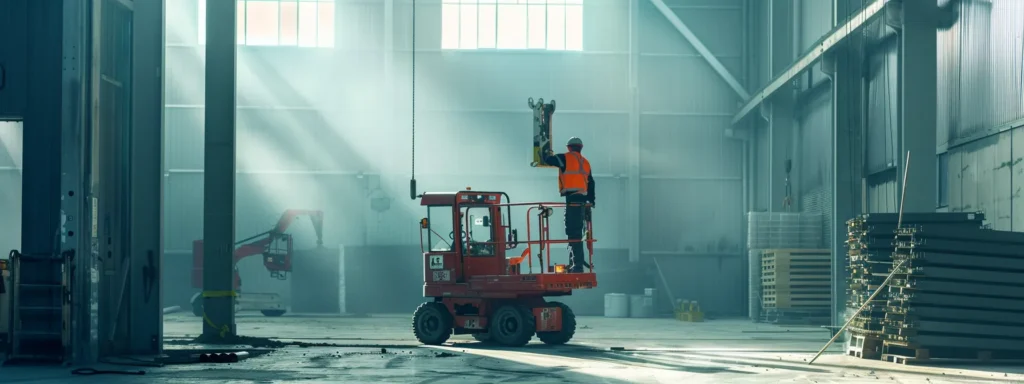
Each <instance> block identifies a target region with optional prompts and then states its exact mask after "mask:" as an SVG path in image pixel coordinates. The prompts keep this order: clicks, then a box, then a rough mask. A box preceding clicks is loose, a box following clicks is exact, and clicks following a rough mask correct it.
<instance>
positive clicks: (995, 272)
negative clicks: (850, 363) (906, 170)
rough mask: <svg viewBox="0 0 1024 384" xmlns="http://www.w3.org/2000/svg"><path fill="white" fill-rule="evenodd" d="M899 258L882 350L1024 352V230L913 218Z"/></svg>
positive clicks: (979, 354) (902, 353) (979, 355)
mask: <svg viewBox="0 0 1024 384" xmlns="http://www.w3.org/2000/svg"><path fill="white" fill-rule="evenodd" d="M893 262H894V263H895V264H894V267H898V268H896V269H895V270H894V277H893V281H892V283H891V284H890V287H889V297H888V306H887V308H886V315H885V321H884V323H883V332H884V340H883V351H884V353H885V354H887V355H889V357H888V358H887V357H886V356H885V355H883V358H886V359H887V360H895V359H898V358H900V357H902V358H904V359H906V358H916V359H927V358H967V359H985V358H992V359H1020V358H1022V357H1024V317H1022V316H1021V313H1024V233H1020V232H1007V231H993V230H986V229H964V228H950V227H942V226H933V225H914V226H908V227H906V228H901V229H899V230H898V231H897V236H896V251H895V253H894V254H893Z"/></svg>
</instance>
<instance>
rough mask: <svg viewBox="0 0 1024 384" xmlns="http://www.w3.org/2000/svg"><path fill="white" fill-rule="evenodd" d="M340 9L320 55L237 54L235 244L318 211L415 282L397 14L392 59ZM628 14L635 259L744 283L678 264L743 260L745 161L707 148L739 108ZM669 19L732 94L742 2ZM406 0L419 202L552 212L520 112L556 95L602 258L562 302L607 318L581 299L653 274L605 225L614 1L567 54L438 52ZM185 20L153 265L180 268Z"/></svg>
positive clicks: (170, 61)
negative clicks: (489, 192) (432, 193)
mask: <svg viewBox="0 0 1024 384" xmlns="http://www.w3.org/2000/svg"><path fill="white" fill-rule="evenodd" d="M336 3H337V5H338V7H337V11H336V16H337V18H338V21H337V23H336V25H337V26H338V28H337V29H336V33H335V43H336V44H335V48H334V49H301V48H284V47H257V46H244V45H243V46H240V49H239V71H238V76H239V90H238V95H239V111H238V142H239V149H238V153H239V158H238V167H239V170H240V174H239V175H238V179H237V181H238V186H237V191H238V197H237V203H236V204H237V206H236V210H237V212H238V215H239V216H238V219H237V223H238V228H237V232H236V233H237V237H239V238H241V237H244V236H248V235H249V234H254V233H258V232H261V231H264V230H266V229H269V227H270V226H271V225H273V223H274V222H275V221H276V219H277V217H278V216H279V215H280V213H281V212H282V211H283V210H284V209H287V208H314V209H322V210H324V211H325V213H326V219H325V233H324V236H325V242H326V243H329V244H344V245H346V246H350V247H366V248H365V249H366V250H367V251H366V253H367V255H369V256H368V257H369V258H370V260H372V262H374V263H383V259H381V257H385V256H383V255H387V257H392V256H391V255H392V254H393V253H394V252H397V251H398V250H406V251H408V252H412V253H411V254H410V255H408V257H412V259H410V263H412V265H410V266H409V268H412V267H415V263H416V260H417V259H416V254H417V253H418V250H417V249H418V247H415V249H413V248H412V247H410V246H411V245H413V244H418V242H419V234H418V231H417V227H416V219H417V218H418V217H421V216H422V215H423V214H424V213H423V212H422V210H421V209H420V208H419V207H418V206H417V205H415V203H414V202H411V201H409V200H408V198H407V197H406V196H407V194H408V192H407V191H408V179H409V167H410V162H411V158H410V153H409V147H410V141H409V135H410V121H411V117H412V116H411V113H410V112H411V104H412V100H411V88H412V81H411V73H412V68H413V66H412V60H411V59H412V55H411V49H412V44H411V38H412V30H411V25H412V8H411V6H410V5H411V2H409V1H404V0H396V1H394V14H393V23H394V29H393V30H392V31H391V33H392V34H393V42H392V45H393V51H391V53H390V55H389V54H388V51H387V49H386V46H387V39H386V36H387V35H388V32H387V31H386V28H385V26H386V21H387V19H388V18H387V17H386V15H385V2H384V1H358V0H353V1H342V0H338V1H337V2H336ZM639 3H640V4H639V13H638V15H637V19H636V20H634V22H635V23H636V25H637V26H638V28H639V31H638V32H639V36H640V38H639V40H640V45H639V51H640V58H639V68H638V70H639V84H638V88H639V92H640V111H641V116H640V127H639V129H640V140H641V141H640V145H641V171H640V172H641V175H640V176H641V196H640V198H641V205H640V206H641V213H640V214H641V228H640V229H641V233H642V235H641V241H642V242H641V251H642V256H643V257H645V258H646V257H651V256H653V255H657V256H658V257H659V258H661V259H673V258H674V259H677V260H676V261H673V263H675V266H673V268H676V269H677V270H678V271H680V272H676V271H668V273H669V276H667V278H668V279H669V280H674V279H678V278H681V277H682V276H689V277H687V279H688V281H690V282H691V283H688V284H695V285H696V286H715V285H728V284H730V283H729V281H733V280H734V281H735V284H742V282H743V281H744V278H743V274H742V269H741V267H740V266H742V265H743V263H739V262H737V263H725V264H719V263H710V264H709V263H705V262H703V261H701V260H702V259H700V258H694V259H691V258H689V257H690V256H693V255H694V254H698V253H708V252H709V251H713V252H712V253H714V254H716V255H718V254H725V256H723V257H727V258H735V259H736V260H740V255H741V254H742V252H741V250H740V247H741V244H742V241H743V235H742V231H743V221H742V217H743V215H742V213H743V209H742V189H741V185H742V180H741V176H742V168H741V162H740V159H741V157H742V156H741V152H740V150H741V147H740V145H739V144H737V143H736V142H733V141H727V140H725V139H724V137H723V135H722V132H723V130H724V129H725V128H727V127H728V126H729V116H730V114H731V112H732V111H733V109H734V108H735V105H736V103H737V102H738V101H739V100H738V98H737V97H736V95H735V93H733V92H732V91H731V90H730V89H729V88H728V87H727V86H726V85H725V82H724V81H722V80H721V78H720V77H718V76H717V75H716V74H715V73H714V71H712V69H711V67H710V66H709V65H708V64H707V62H706V61H704V59H703V58H701V57H700V55H698V54H697V53H696V51H695V50H694V49H693V48H692V47H691V46H690V45H689V44H688V43H686V41H685V40H684V39H683V38H682V36H681V35H680V34H679V33H678V32H677V31H675V30H674V28H673V27H672V26H671V25H670V24H669V23H668V22H667V21H666V20H665V18H664V17H663V16H662V15H661V14H660V13H658V12H657V10H656V9H655V8H654V7H653V6H652V5H651V4H650V3H649V2H648V1H640V2H639ZM666 3H667V4H669V5H670V6H671V7H672V8H673V10H674V11H675V12H676V13H677V15H678V16H679V17H680V18H681V19H682V20H683V21H684V22H686V23H687V24H688V25H689V27H690V28H691V29H692V30H693V31H694V33H695V34H697V35H698V36H699V37H700V38H701V39H702V40H703V42H704V44H705V45H706V46H707V47H708V48H709V49H710V50H711V51H712V52H713V53H714V54H715V55H716V57H718V59H719V60H720V61H722V62H723V63H724V64H725V66H726V67H728V68H729V69H730V71H732V72H733V73H734V74H735V75H737V76H738V77H740V78H741V81H745V79H744V76H743V75H744V71H743V69H744V47H745V42H744V32H743V31H744V15H745V9H744V2H743V1H741V0H733V1H715V2H708V1H697V0H670V1H666ZM417 4H418V6H417V9H416V62H415V68H416V76H417V77H416V83H415V85H416V108H417V110H416V131H417V147H416V148H417V149H416V151H417V152H416V153H417V156H416V171H417V172H416V178H417V179H418V180H419V189H420V190H454V189H461V188H464V187H466V186H472V187H473V188H474V189H499V190H504V191H507V192H509V193H510V195H511V196H512V198H513V199H514V200H517V201H537V200H541V201H544V200H557V199H558V196H557V191H556V187H555V186H556V184H555V174H554V173H553V172H550V171H543V170H536V169H532V168H529V166H528V162H529V147H528V145H529V144H528V142H529V140H530V132H529V129H530V122H529V121H530V112H529V110H528V109H527V107H526V102H525V101H526V99H527V98H528V97H535V98H536V97H544V98H545V99H551V98H554V99H556V100H557V101H558V112H556V114H555V119H554V127H555V128H554V129H555V141H557V142H560V141H564V140H565V139H566V138H568V137H569V136H573V135H576V136H580V137H582V138H583V140H584V141H585V142H586V144H587V146H586V148H587V149H586V152H585V153H586V154H587V155H588V157H589V158H590V160H591V162H592V164H593V168H594V172H595V174H596V176H597V183H598V206H599V208H598V210H597V213H596V217H595V228H596V229H595V232H596V236H597V237H598V239H599V240H600V242H599V243H598V246H599V247H600V249H601V251H602V252H601V253H600V254H599V255H600V257H604V258H605V259H601V260H597V261H596V263H597V265H598V267H599V268H604V269H603V270H602V271H603V272H602V274H601V281H600V285H601V288H599V289H598V290H595V291H594V293H593V294H591V295H589V296H588V297H587V298H584V297H582V296H581V297H572V298H570V299H569V300H582V301H583V302H585V303H586V304H581V305H584V306H585V309H581V311H583V312H587V311H590V312H592V313H599V312H600V310H599V308H601V307H602V306H603V303H601V302H600V300H598V299H597V298H596V297H599V296H600V295H601V294H598V293H599V292H604V291H603V290H604V289H606V288H605V287H609V288H607V289H613V288H614V289H620V290H621V291H623V292H625V291H629V292H627V293H640V292H642V290H643V288H645V287H651V286H654V285H660V283H659V282H658V281H657V280H655V279H654V278H653V275H652V274H651V273H650V271H647V270H643V272H642V273H640V274H639V275H637V274H636V273H639V272H635V271H639V270H641V269H642V267H640V266H636V265H631V264H629V263H628V252H625V251H624V250H623V249H624V248H626V246H627V245H628V238H627V237H625V236H626V235H625V234H626V233H629V231H626V230H624V229H625V228H621V226H620V223H623V222H625V221H626V219H627V218H628V215H629V212H628V211H627V209H628V208H627V207H628V204H626V203H625V202H626V200H627V198H628V196H627V186H628V180H629V177H631V175H630V174H629V168H628V153H629V147H628V146H627V145H626V143H628V142H629V129H630V120H629V117H630V109H631V105H630V92H631V90H630V88H629V75H630V74H629V70H630V66H629V59H630V55H629V52H630V45H629V44H630V41H629V26H630V22H631V20H630V17H629V15H630V13H629V2H628V1H622V0H586V1H585V8H584V50H583V51H582V52H544V51H540V52H538V51H484V50H481V51H447V50H445V51H442V50H441V49H439V48H440V31H441V25H440V20H441V16H440V13H441V12H440V10H441V7H440V2H439V1H418V2H417ZM196 10H197V3H196V0H173V1H170V0H169V1H168V22H167V25H168V34H167V43H168V47H167V77H168V82H167V84H168V88H167V97H166V100H167V104H168V106H167V110H166V121H167V123H166V124H167V129H166V132H167V137H166V143H167V151H166V152H167V158H166V166H167V168H168V169H167V172H166V173H165V176H166V178H167V179H166V195H165V196H166V202H165V204H166V205H165V206H166V217H167V221H166V223H165V224H166V225H165V231H166V232H165V236H166V240H165V244H166V246H167V249H168V254H167V255H168V256H167V260H166V262H165V266H166V265H172V264H173V265H178V264H179V263H180V264H183V265H190V264H191V259H190V258H188V257H187V256H188V252H187V250H188V247H189V244H190V242H191V241H192V240H194V239H196V238H199V237H200V236H201V234H202V215H201V214H200V213H201V209H202V173H201V169H202V165H203V162H202V132H203V129H202V124H203V121H202V103H203V92H202V89H203V88H202V85H203V82H204V80H203V70H202V68H203V56H204V55H203V47H202V46H198V45H197V43H196V42H197V33H196V32H195V31H196V29H197V27H196V17H197V16H196V15H197V11H196ZM389 56H390V58H391V66H390V67H388V66H387V65H386V63H388V57H389ZM386 84H394V89H393V90H390V89H388V87H387V86H386ZM633 176H634V177H635V175H633ZM374 199H377V200H376V201H378V202H380V201H384V200H387V201H389V202H390V206H389V208H388V209H386V210H374V208H373V206H372V204H371V201H372V200H374ZM517 220H518V219H517ZM306 227H308V226H307V225H305V223H301V222H300V223H298V224H297V226H296V227H294V228H296V231H297V232H298V234H297V236H299V237H300V239H299V240H300V242H302V241H306V242H309V243H310V244H312V242H311V241H312V240H311V236H310V234H311V232H310V231H308V228H306ZM521 236H522V234H521ZM406 248H408V249H406ZM394 257H397V256H394ZM403 257H404V256H403ZM556 257H557V255H556ZM716 257H717V256H716ZM351 258H352V257H351V256H350V257H349V259H351ZM367 262H371V261H367ZM733 264H736V266H734V265H733ZM384 265H385V264H381V266H380V268H383V266H384ZM239 268H240V270H241V273H242V274H243V279H245V281H246V285H247V286H253V285H260V286H267V287H276V288H274V289H279V290H281V291H282V292H284V290H286V288H285V287H283V286H278V285H280V284H279V282H275V281H272V280H270V278H269V276H266V277H264V275H266V271H265V270H263V269H262V266H261V265H260V264H259V263H258V260H252V262H251V263H250V262H249V261H248V260H247V261H243V262H242V263H240V265H239ZM399 268H401V270H405V268H406V266H404V265H403V266H402V267H399ZM723 268H724V269H723ZM682 270H685V271H686V272H681V271H682ZM409 271H418V267H417V268H412V269H410V270H409ZM171 273H172V272H170V271H169V270H167V269H165V274H171ZM403 273H404V272H403ZM691 274H692V276H690V275H691ZM403 276H404V275H403ZM407 277H408V279H409V281H410V284H411V285H410V286H409V287H413V286H419V284H421V283H422V281H421V280H422V276H421V275H420V274H419V273H418V272H416V273H415V274H413V273H412V272H409V275H408V276H407ZM413 283H415V284H413ZM657 288H663V287H661V286H658V287H657ZM680 289H682V288H680ZM406 290H408V291H409V293H408V294H409V295H411V296H410V298H409V300H410V302H414V301H418V300H420V298H419V297H418V294H419V290H418V289H412V288H409V289H406ZM403 292H404V291H403ZM722 292H723V291H722V290H713V289H709V290H707V291H706V292H704V293H701V294H700V296H701V298H700V299H702V300H704V301H706V302H719V303H731V301H729V300H731V299H729V298H723V297H719V296H716V295H720V294H721V295H728V293H722ZM403 295H404V294H403ZM694 295H695V296H694V297H689V298H692V299H698V297H696V294H694ZM402 297H403V299H402V300H404V296H402ZM601 300H603V298H602V299H601ZM730 305H731V304H730ZM406 306H408V305H405V304H403V305H402V307H403V308H404V307H406ZM735 307H736V308H731V307H729V305H726V306H724V307H723V309H722V312H723V313H725V312H735V313H740V312H741V310H742V304H741V303H737V304H736V305H735ZM410 308H411V307H410ZM395 310H398V309H397V308H395ZM405 310H411V309H403V310H402V311H405Z"/></svg>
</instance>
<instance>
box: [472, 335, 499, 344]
mask: <svg viewBox="0 0 1024 384" xmlns="http://www.w3.org/2000/svg"><path fill="white" fill-rule="evenodd" d="M472 336H473V339H475V340H476V341H479V342H481V343H486V344H491V343H493V342H494V340H493V339H491V334H490V332H481V333H474V334H472Z"/></svg>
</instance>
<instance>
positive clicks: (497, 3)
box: [440, 0, 586, 52]
mask: <svg viewBox="0 0 1024 384" xmlns="http://www.w3.org/2000/svg"><path fill="white" fill-rule="evenodd" d="M481 1H486V2H483V3H482V2H481ZM446 5H453V6H455V7H456V9H457V10H458V12H457V15H458V17H457V18H456V20H455V21H454V24H455V25H454V26H453V28H455V35H456V38H455V41H456V46H455V47H445V43H444V35H445V33H444V30H445V28H446V25H447V24H448V23H449V21H447V20H445V13H444V6H446ZM470 5H471V6H475V7H477V8H476V9H477V22H476V24H477V27H476V37H475V40H476V44H474V47H473V48H463V47H462V38H463V36H462V22H461V20H462V8H463V7H464V6H470ZM481 5H493V6H494V47H487V48H481V47H480V8H479V7H480V6H481ZM502 5H506V6H507V5H513V6H519V7H522V8H523V9H524V13H525V20H524V21H525V26H526V27H525V28H526V29H525V31H524V36H523V44H522V45H523V47H522V48H502V47H500V43H499V41H500V40H501V37H500V36H501V33H500V29H501V28H500V22H501V21H500V20H501V6H502ZM585 5H586V4H585V2H584V0H441V1H440V6H441V9H442V10H441V12H440V13H441V34H440V35H441V44H440V46H441V50H442V51H512V52H515V51H547V52H583V51H584V50H585V44H584V35H583V32H584V23H583V21H584V20H585V19H584V16H583V15H584V9H585V8H584V6H585ZM531 6H544V20H545V22H544V48H530V13H529V7H531ZM550 6H562V7H564V9H563V15H562V17H563V20H562V30H563V31H562V47H561V48H554V49H553V48H550V46H551V45H550V41H549V36H550V31H549V27H550V23H549V22H548V14H549V13H550V10H549V7H550ZM570 7H578V9H579V10H580V19H581V20H580V21H581V22H580V26H579V28H580V31H579V34H580V41H579V48H578V49H577V48H568V46H569V33H568V32H569V27H568V18H569V12H568V11H567V10H568V9H569V8H570Z"/></svg>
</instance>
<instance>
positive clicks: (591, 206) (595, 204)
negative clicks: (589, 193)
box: [590, 201, 597, 209]
mask: <svg viewBox="0 0 1024 384" xmlns="http://www.w3.org/2000/svg"><path fill="white" fill-rule="evenodd" d="M590 208H591V209H594V208H597V202H595V201H591V202H590Z"/></svg>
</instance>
